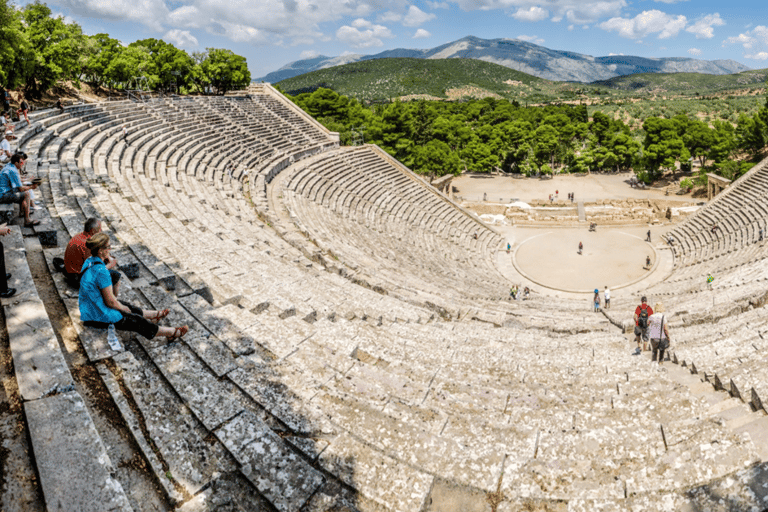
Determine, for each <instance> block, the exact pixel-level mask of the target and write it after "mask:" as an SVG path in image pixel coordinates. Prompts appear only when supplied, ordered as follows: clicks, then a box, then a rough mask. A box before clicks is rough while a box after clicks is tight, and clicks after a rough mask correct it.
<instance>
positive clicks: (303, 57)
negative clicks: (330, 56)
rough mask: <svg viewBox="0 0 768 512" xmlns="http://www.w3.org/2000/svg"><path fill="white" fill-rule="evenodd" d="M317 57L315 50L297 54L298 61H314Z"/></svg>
mask: <svg viewBox="0 0 768 512" xmlns="http://www.w3.org/2000/svg"><path fill="white" fill-rule="evenodd" d="M318 55H320V54H319V53H318V52H317V51H315V50H304V51H303V52H301V53H300V54H299V60H307V59H314V58H315V57H317V56H318Z"/></svg>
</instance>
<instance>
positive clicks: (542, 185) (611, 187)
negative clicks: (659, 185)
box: [453, 173, 701, 203]
mask: <svg viewBox="0 0 768 512" xmlns="http://www.w3.org/2000/svg"><path fill="white" fill-rule="evenodd" d="M632 176H633V174H632V173H621V174H590V175H588V176H579V177H577V176H571V175H561V176H555V177H554V178H552V179H549V180H539V179H534V178H521V179H516V178H511V177H507V176H481V175H464V176H461V177H459V178H457V179H455V180H453V186H454V187H455V188H457V189H458V190H459V191H458V192H456V195H457V196H460V197H461V198H463V199H466V200H468V201H482V200H483V194H484V193H485V194H486V195H487V196H486V197H487V200H488V201H489V202H499V203H508V202H510V200H512V199H515V200H520V201H524V202H528V201H533V200H537V199H538V200H542V201H543V200H547V199H548V198H549V195H550V194H554V193H555V192H557V191H559V192H560V195H559V197H560V199H566V198H567V197H568V194H569V193H570V192H573V193H574V194H575V199H576V201H577V202H578V201H584V202H592V201H595V200H597V199H628V198H632V199H649V198H652V199H663V200H669V201H680V202H682V203H696V202H699V201H701V199H698V198H697V199H694V198H692V197H691V195H690V194H687V195H684V196H677V195H669V196H665V195H664V191H663V190H655V189H652V188H650V189H644V190H643V189H638V188H632V187H630V186H629V179H630V177H632Z"/></svg>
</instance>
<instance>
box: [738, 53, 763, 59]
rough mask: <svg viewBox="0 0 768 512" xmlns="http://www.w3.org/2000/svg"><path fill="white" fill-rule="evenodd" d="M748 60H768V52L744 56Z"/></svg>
mask: <svg viewBox="0 0 768 512" xmlns="http://www.w3.org/2000/svg"><path fill="white" fill-rule="evenodd" d="M744 57H745V58H747V59H755V60H768V52H759V53H755V54H754V55H744Z"/></svg>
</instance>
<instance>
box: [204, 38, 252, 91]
mask: <svg viewBox="0 0 768 512" xmlns="http://www.w3.org/2000/svg"><path fill="white" fill-rule="evenodd" d="M206 52H207V55H206V56H205V58H204V59H203V61H202V62H201V63H200V71H201V72H202V74H203V76H204V77H205V79H206V80H207V82H208V83H209V84H211V86H212V87H213V88H214V89H215V90H216V92H217V93H218V94H225V93H226V92H227V91H229V90H231V89H232V88H233V87H243V86H245V85H247V84H248V83H249V82H250V81H251V73H250V71H248V64H247V63H246V61H245V57H242V56H240V55H237V54H236V53H234V52H233V51H232V50H225V49H223V48H207V49H206Z"/></svg>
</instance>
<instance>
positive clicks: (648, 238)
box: [645, 229, 651, 242]
mask: <svg viewBox="0 0 768 512" xmlns="http://www.w3.org/2000/svg"><path fill="white" fill-rule="evenodd" d="M645 241H646V242H650V241H651V230H650V229H649V230H648V233H646V235H645Z"/></svg>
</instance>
